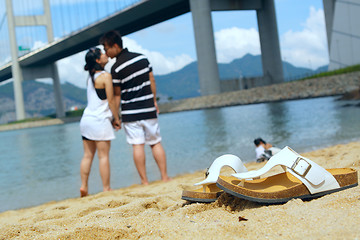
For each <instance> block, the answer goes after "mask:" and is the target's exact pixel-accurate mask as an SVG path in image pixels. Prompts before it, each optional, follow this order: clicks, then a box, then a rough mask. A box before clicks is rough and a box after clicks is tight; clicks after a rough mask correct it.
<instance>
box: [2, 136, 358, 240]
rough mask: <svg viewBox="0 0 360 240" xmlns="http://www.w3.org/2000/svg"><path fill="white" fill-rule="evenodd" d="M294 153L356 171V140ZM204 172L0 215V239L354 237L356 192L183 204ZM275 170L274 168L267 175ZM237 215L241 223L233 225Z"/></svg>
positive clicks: (253, 165)
mask: <svg viewBox="0 0 360 240" xmlns="http://www.w3.org/2000/svg"><path fill="white" fill-rule="evenodd" d="M290 147H291V146H290ZM295 150H296V149H295ZM301 155H303V156H304V157H307V158H309V159H311V160H313V161H315V162H317V163H318V164H319V165H321V166H323V167H324V168H341V167H352V168H354V169H356V170H357V171H359V170H360V142H350V143H347V144H339V145H335V146H331V147H327V148H323V149H318V150H315V151H311V152H307V153H301ZM263 165H264V163H256V162H252V163H246V164H245V166H246V167H247V168H248V170H255V169H259V168H260V167H262V166H263ZM205 167H206V166H204V170H203V171H197V172H194V173H188V174H182V175H179V176H175V177H173V180H172V181H170V182H167V183H163V182H161V181H156V182H152V183H150V185H149V186H141V185H132V186H129V187H125V188H121V189H116V190H114V191H111V192H105V193H98V194H93V195H90V196H88V197H85V198H73V199H66V200H62V201H57V202H49V203H45V204H42V205H39V206H36V207H30V208H25V209H19V210H10V211H6V212H3V213H0V225H1V226H0V230H1V231H0V239H35V238H36V239H68V238H70V239H134V238H136V239H139V238H142V239H160V238H166V239H180V238H181V239H184V238H185V239H189V238H190V239H208V238H209V239H214V238H218V237H217V236H219V237H220V236H221V238H229V239H239V238H241V239H242V238H243V239H259V238H264V237H265V238H270V239H277V238H281V239H303V238H308V239H309V238H312V239H328V238H335V239H337V238H341V239H356V238H359V237H360V232H359V230H358V223H359V222H360V198H359V196H360V187H359V186H357V187H354V188H350V189H347V190H343V191H339V192H336V193H332V194H328V195H325V196H323V197H320V198H317V199H313V200H311V201H302V200H300V199H293V200H290V201H289V202H287V203H285V204H279V205H262V204H257V203H253V202H249V201H246V200H241V199H238V198H235V197H232V196H231V195H228V194H222V195H221V196H220V198H219V199H218V200H217V201H216V202H214V203H210V204H197V203H194V204H189V203H187V202H186V201H184V200H181V193H182V190H184V189H188V188H192V187H193V186H192V185H193V183H195V182H198V181H199V180H202V179H203V176H204V175H203V174H204V171H205ZM279 171H281V168H279V169H274V170H273V171H272V172H271V173H270V174H274V173H276V172H279ZM229 173H231V172H229V171H226V172H225V174H229ZM222 174H224V173H222ZM359 177H360V176H359V175H358V180H359ZM324 209H326V210H324ZM239 217H243V218H246V219H247V221H239ZM304 229H306V231H304Z"/></svg>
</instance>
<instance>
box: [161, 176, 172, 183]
mask: <svg viewBox="0 0 360 240" xmlns="http://www.w3.org/2000/svg"><path fill="white" fill-rule="evenodd" d="M161 180H162V181H163V182H170V181H171V180H172V178H171V177H165V178H162V179H161Z"/></svg>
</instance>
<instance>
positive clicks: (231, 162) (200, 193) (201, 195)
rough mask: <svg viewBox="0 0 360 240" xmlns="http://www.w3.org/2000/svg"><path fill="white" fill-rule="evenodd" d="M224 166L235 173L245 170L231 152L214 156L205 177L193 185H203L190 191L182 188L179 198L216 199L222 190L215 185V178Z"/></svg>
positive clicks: (205, 201) (208, 200)
mask: <svg viewBox="0 0 360 240" xmlns="http://www.w3.org/2000/svg"><path fill="white" fill-rule="evenodd" d="M224 166H229V167H231V168H232V169H233V170H234V171H235V172H237V173H239V172H246V171H247V169H246V167H245V166H244V164H243V163H242V161H241V159H240V158H238V157H237V156H235V155H231V154H225V155H222V156H220V157H218V158H216V159H215V160H214V162H213V163H212V164H211V166H210V168H209V169H208V170H207V171H206V173H205V177H206V179H205V180H204V181H201V182H199V183H195V184H194V185H195V186H198V185H202V186H203V187H202V188H199V189H196V190H192V191H190V190H189V191H188V190H184V191H183V192H182V197H181V199H183V200H187V201H189V202H202V203H210V202H214V201H216V199H217V198H218V197H219V196H220V195H221V193H223V191H222V190H221V189H219V188H218V187H217V186H216V180H217V179H218V177H219V174H220V170H221V168H222V167H224Z"/></svg>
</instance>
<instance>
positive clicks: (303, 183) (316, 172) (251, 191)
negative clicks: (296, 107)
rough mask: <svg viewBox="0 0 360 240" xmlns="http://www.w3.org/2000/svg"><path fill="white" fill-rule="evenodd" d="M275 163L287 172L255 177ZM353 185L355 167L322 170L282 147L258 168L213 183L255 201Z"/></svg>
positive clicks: (314, 195)
mask: <svg viewBox="0 0 360 240" xmlns="http://www.w3.org/2000/svg"><path fill="white" fill-rule="evenodd" d="M277 165H281V166H282V167H283V169H286V170H287V171H286V172H284V173H280V174H277V175H274V176H270V177H267V178H262V179H256V178H258V177H260V176H261V175H263V174H265V173H266V172H268V171H269V170H270V169H272V168H273V167H275V166H277ZM248 179H254V180H248ZM357 185H358V177H357V171H356V170H354V169H352V168H336V169H327V170H325V169H324V168H323V167H321V166H319V165H318V164H316V163H315V162H313V161H311V160H310V159H307V158H305V157H302V156H301V155H299V154H298V153H296V152H295V151H294V150H292V149H291V148H289V147H285V148H283V149H282V150H281V151H280V152H279V153H277V154H276V155H275V156H273V157H272V158H270V160H269V161H268V162H267V163H266V164H265V165H264V167H262V168H261V169H259V170H256V171H250V172H246V173H236V174H232V177H223V176H219V178H218V180H217V186H218V187H219V188H220V189H222V190H224V191H225V192H227V193H229V194H231V195H233V196H236V197H239V198H242V199H246V200H249V201H254V202H259V203H285V202H287V201H289V200H290V199H293V198H300V199H303V200H310V199H313V198H317V197H321V196H323V195H326V194H329V193H333V192H337V191H341V190H344V189H347V188H351V187H355V186H357Z"/></svg>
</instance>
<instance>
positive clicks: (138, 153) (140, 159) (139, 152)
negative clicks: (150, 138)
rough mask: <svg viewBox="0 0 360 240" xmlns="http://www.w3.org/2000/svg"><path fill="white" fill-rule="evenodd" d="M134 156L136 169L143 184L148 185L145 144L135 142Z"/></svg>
mask: <svg viewBox="0 0 360 240" xmlns="http://www.w3.org/2000/svg"><path fill="white" fill-rule="evenodd" d="M133 157H134V163H135V166H136V169H137V171H138V173H139V175H140V179H141V184H144V185H148V184H149V182H148V179H147V176H146V166H145V149H144V144H133Z"/></svg>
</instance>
